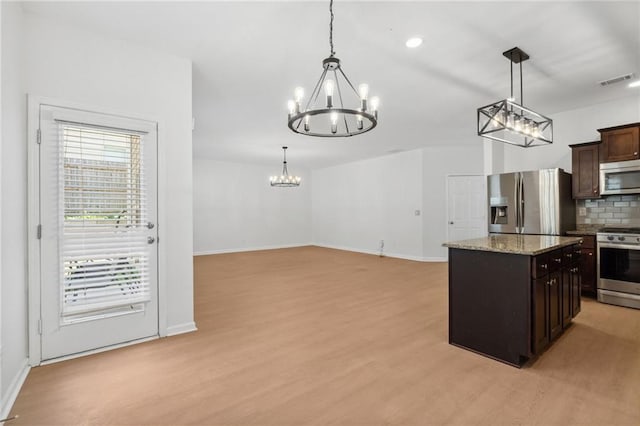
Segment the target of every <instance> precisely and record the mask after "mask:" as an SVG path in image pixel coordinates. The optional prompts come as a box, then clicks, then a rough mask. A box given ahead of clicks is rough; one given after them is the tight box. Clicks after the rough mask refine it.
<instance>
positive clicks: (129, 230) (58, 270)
mask: <svg viewBox="0 0 640 426" xmlns="http://www.w3.org/2000/svg"><path fill="white" fill-rule="evenodd" d="M40 132H41V143H40V179H39V184H40V223H41V232H40V242H41V258H40V262H41V278H40V283H41V284H40V287H41V288H40V294H41V358H42V360H48V359H54V358H58V357H62V356H66V355H70V354H76V353H81V352H85V351H90V350H93V349H98V348H103V347H107V346H111V345H115V344H120V343H124V342H129V341H132V340H137V339H141V338H145V337H151V336H155V335H157V334H158V285H157V238H158V236H157V230H158V227H157V223H156V218H157V133H156V123H153V122H148V121H143V120H134V119H129V118H124V117H119V116H112V115H104V114H98V113H92V112H87V111H79V110H73V109H67V108H60V107H54V106H47V105H41V106H40Z"/></svg>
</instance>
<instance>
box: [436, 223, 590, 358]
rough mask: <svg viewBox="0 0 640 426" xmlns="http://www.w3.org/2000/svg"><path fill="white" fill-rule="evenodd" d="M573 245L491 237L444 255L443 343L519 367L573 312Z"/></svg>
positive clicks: (576, 306) (572, 241)
mask: <svg viewBox="0 0 640 426" xmlns="http://www.w3.org/2000/svg"><path fill="white" fill-rule="evenodd" d="M581 242H582V239H581V238H577V237H558V236H548V235H517V234H491V235H489V236H488V237H483V238H476V239H472V240H463V241H453V242H449V243H445V244H443V245H444V246H445V247H448V248H449V343H450V344H452V345H455V346H459V347H462V348H465V349H468V350H471V351H474V352H477V353H480V354H482V355H485V356H488V357H490V358H494V359H496V360H499V361H503V362H505V363H507V364H510V365H513V366H516V367H521V366H523V365H524V364H525V363H527V361H529V360H530V359H533V358H535V357H536V356H537V355H539V354H540V353H542V352H543V351H544V349H546V348H547V347H548V345H549V344H550V343H551V342H552V341H553V340H554V339H555V338H556V337H558V336H559V335H560V334H561V333H562V331H563V330H564V329H566V328H567V327H568V326H569V325H570V323H571V319H572V318H573V317H575V315H577V314H578V312H580V263H579V261H580V245H581Z"/></svg>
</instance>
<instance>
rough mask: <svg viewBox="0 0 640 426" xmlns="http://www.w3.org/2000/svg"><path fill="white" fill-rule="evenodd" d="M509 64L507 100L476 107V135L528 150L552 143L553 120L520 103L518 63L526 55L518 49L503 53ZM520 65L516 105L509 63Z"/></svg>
mask: <svg viewBox="0 0 640 426" xmlns="http://www.w3.org/2000/svg"><path fill="white" fill-rule="evenodd" d="M503 55H504V56H505V57H507V59H509V60H510V62H511V64H510V66H511V97H510V98H508V99H503V100H500V101H497V102H494V103H491V104H489V105H485V106H483V107H480V108H478V136H482V137H485V138H489V139H493V140H495V141H499V142H503V143H508V144H511V145H516V146H520V147H522V148H530V147H533V146H541V145H548V144H551V143H553V120H551V119H550V118H549V117H545V116H544V115H542V114H539V113H537V112H535V111H533V110H532V109H529V108H526V107H525V106H524V102H523V100H522V98H523V96H522V93H523V90H522V62H523V61H526V60H527V59H529V55H527V54H526V53H525V52H523V51H522V50H521V49H519V48H518V47H514V48H513V49H510V50H507V51H506V52H504V53H503ZM514 63H516V64H520V103H517V102H515V99H514V97H513V64H514Z"/></svg>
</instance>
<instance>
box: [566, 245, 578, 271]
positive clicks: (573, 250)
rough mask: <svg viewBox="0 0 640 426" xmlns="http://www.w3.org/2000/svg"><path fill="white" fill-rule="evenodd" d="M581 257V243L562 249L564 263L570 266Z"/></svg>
mask: <svg viewBox="0 0 640 426" xmlns="http://www.w3.org/2000/svg"><path fill="white" fill-rule="evenodd" d="M579 257H580V245H579V244H575V245H573V246H568V247H563V249H562V265H563V266H569V265H571V264H572V263H574V262H576V260H577V259H578V258H579Z"/></svg>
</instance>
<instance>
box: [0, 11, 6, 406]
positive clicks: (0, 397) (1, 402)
mask: <svg viewBox="0 0 640 426" xmlns="http://www.w3.org/2000/svg"><path fill="white" fill-rule="evenodd" d="M1 46H2V2H0V165H2V139H3V138H2V128H3V127H2V102H1V101H2V99H3V98H2V84H1V82H2V52H3V49H2V47H1ZM0 241H2V173H0ZM2 389H3V388H2V244H1V243H0V416H1V417H3V418H4V417H5V416H4V411H5V408H4V400H5V398H4V392H3V391H2Z"/></svg>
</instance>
